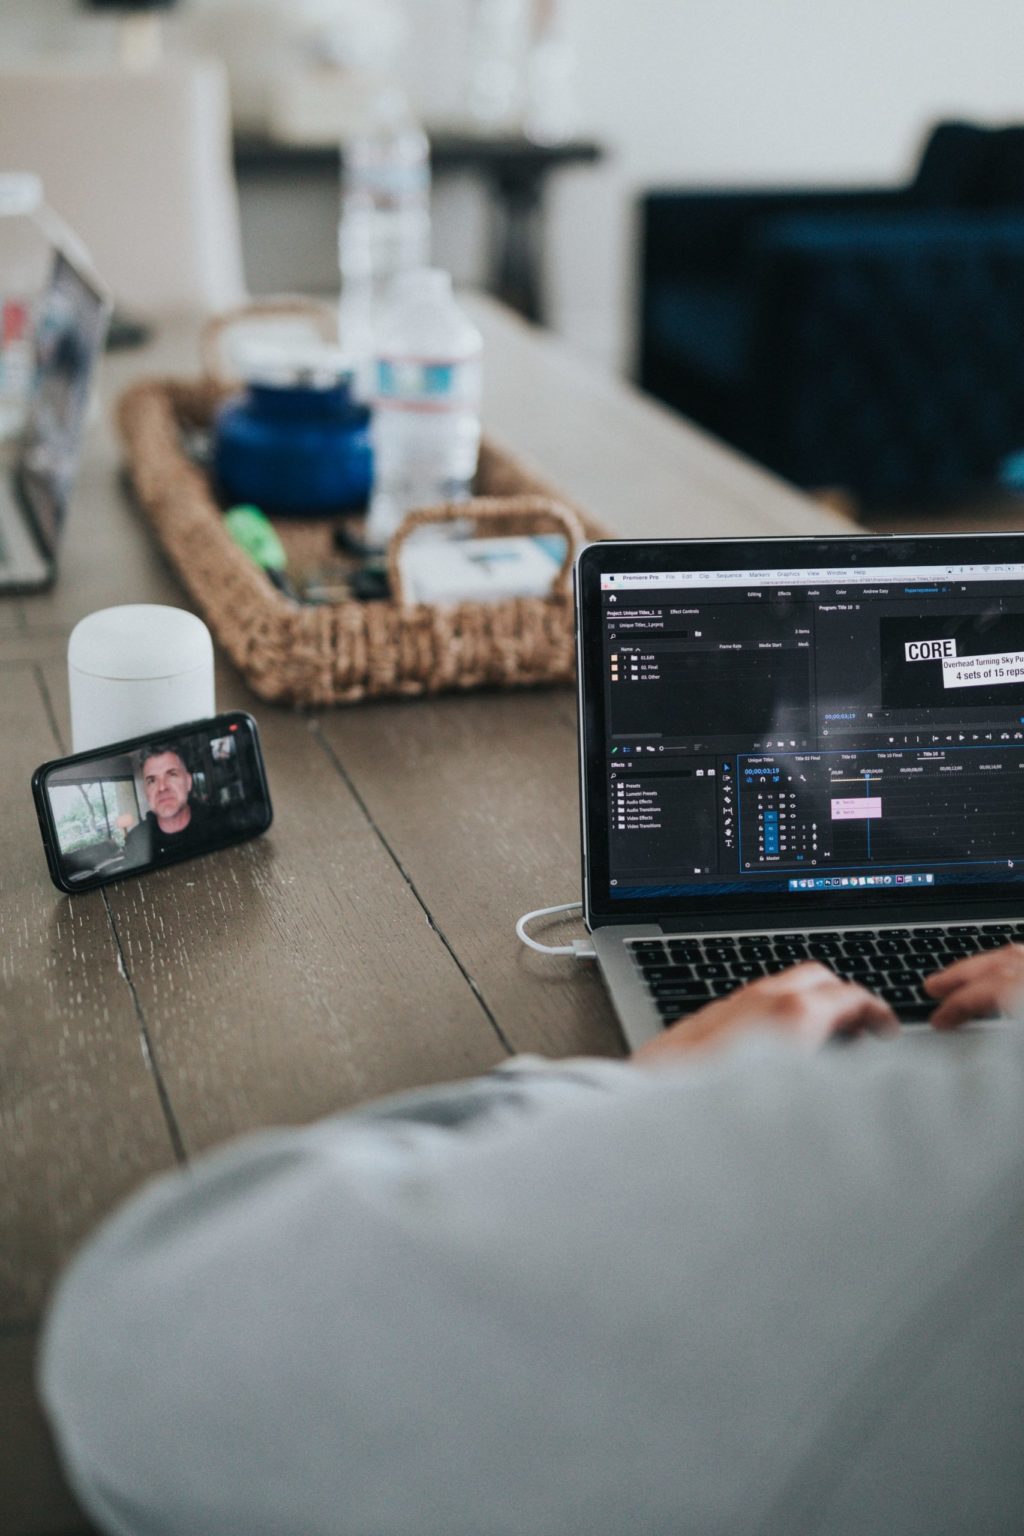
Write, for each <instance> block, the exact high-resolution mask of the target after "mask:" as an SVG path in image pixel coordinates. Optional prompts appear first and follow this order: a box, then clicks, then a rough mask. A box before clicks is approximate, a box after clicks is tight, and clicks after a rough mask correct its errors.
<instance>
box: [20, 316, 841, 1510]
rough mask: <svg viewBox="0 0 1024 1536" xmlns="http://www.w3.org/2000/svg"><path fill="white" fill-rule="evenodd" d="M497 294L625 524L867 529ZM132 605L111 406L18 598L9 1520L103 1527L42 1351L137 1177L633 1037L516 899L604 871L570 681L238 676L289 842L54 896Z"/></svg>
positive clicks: (543, 437)
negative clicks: (104, 633) (50, 1396)
mask: <svg viewBox="0 0 1024 1536" xmlns="http://www.w3.org/2000/svg"><path fill="white" fill-rule="evenodd" d="M474 313H475V314H476V316H477V318H478V320H479V323H480V324H481V326H482V328H483V330H484V333H485V343H486V360H487V384H486V401H485V419H486V422H487V424H488V426H489V427H490V428H491V429H492V430H493V431H494V432H495V433H496V434H497V435H498V436H499V437H500V438H501V439H503V440H504V441H505V442H506V443H507V444H508V446H509V447H511V448H512V449H514V450H515V451H516V452H517V453H519V454H520V455H521V456H522V457H524V458H525V459H527V460H528V461H531V462H532V463H533V464H534V465H535V466H536V467H537V468H538V469H541V470H542V471H543V472H544V473H545V474H546V475H547V476H548V477H549V478H550V479H551V480H552V481H553V482H554V483H555V484H556V485H559V486H561V487H562V488H563V489H564V490H565V491H566V492H567V493H568V494H569V495H570V496H571V497H573V498H574V499H575V500H577V501H578V502H579V503H581V504H582V505H583V506H585V507H586V508H588V509H589V510H590V511H591V512H592V513H593V514H594V515H595V516H596V517H597V518H599V519H600V520H601V521H602V523H604V524H605V525H606V526H608V527H609V528H612V529H615V530H616V531H619V532H621V533H623V534H634V535H644V534H649V535H659V536H665V535H673V534H676V535H680V534H690V535H711V534H715V535H723V534H726V535H728V534H754V533H757V534H782V533H818V532H824V531H828V530H830V529H837V528H840V527H843V526H845V525H843V524H841V523H840V522H839V521H838V519H836V518H834V517H832V516H831V515H830V514H826V513H825V512H823V511H822V510H821V509H820V508H818V507H817V506H815V505H814V504H812V503H811V502H809V501H808V500H806V499H805V498H804V497H802V496H801V495H798V494H797V493H795V492H793V491H791V490H789V489H787V488H786V487H785V486H783V485H781V484H780V483H779V482H777V481H775V480H773V479H772V478H770V477H769V476H768V475H766V474H764V473H762V472H761V471H759V470H757V469H755V468H754V467H753V466H751V465H750V464H747V463H745V462H743V461H741V460H740V459H739V458H737V457H736V456H735V455H734V454H733V453H731V452H727V451H725V450H723V449H721V448H720V447H718V446H717V445H716V444H715V443H713V442H712V441H711V440H710V439H709V438H707V437H706V436H705V435H703V434H702V433H700V432H698V431H696V430H694V429H691V428H690V427H688V426H687V425H686V424H685V423H682V422H681V421H679V420H678V419H677V418H674V417H672V416H671V415H670V414H669V413H668V412H666V411H664V410H663V409H661V408H660V407H657V406H654V405H652V404H649V403H647V402H645V401H643V400H642V399H641V398H640V397H639V396H638V395H636V394H635V393H634V392H632V391H629V390H627V389H625V388H624V387H622V386H620V385H618V384H616V383H614V382H611V381H609V380H606V379H603V378H601V377H597V376H595V375H594V374H593V373H592V372H591V371H590V369H589V368H587V367H586V366H584V365H583V364H581V363H580V362H578V361H575V360H574V359H573V358H571V357H570V356H568V355H567V354H566V353H565V351H564V350H563V349H562V348H561V347H560V345H559V344H557V343H556V342H555V341H553V340H551V339H549V338H546V337H545V336H544V335H543V334H542V333H540V332H538V331H536V330H533V329H531V328H530V327H528V326H527V325H525V324H524V323H523V322H521V321H519V320H517V319H515V318H513V317H511V316H509V315H508V314H507V313H506V312H503V311H501V310H499V309H498V308H497V307H496V306H495V305H493V304H492V303H490V302H488V301H478V302H477V303H476V304H475V305H474ZM195 365H196V358H195V342H194V328H190V327H188V326H185V325H181V326H171V327H168V328H165V333H164V335H163V336H162V337H161V338H160V339H159V340H158V341H157V342H156V343H155V344H154V345H153V346H152V347H151V348H150V349H149V350H148V351H147V352H146V353H134V354H121V355H117V356H113V357H111V358H109V359H108V361H107V364H106V377H105V381H104V394H105V397H106V399H107V400H108V401H109V400H110V399H111V398H112V397H113V396H114V395H115V393H116V392H117V391H118V390H119V389H120V388H121V387H122V386H123V385H124V384H125V383H126V382H128V380H129V379H131V378H134V377H136V376H138V375H139V374H140V373H142V372H143V371H152V370H153V369H157V370H161V371H163V370H168V369H170V370H174V371H194V369H195ZM126 601H150V602H163V603H172V604H178V605H182V604H184V603H185V601H186V599H185V597H184V594H183V591H182V589H181V587H180V586H179V584H178V582H177V581H176V579H175V577H174V575H173V573H172V572H171V571H170V569H169V568H168V567H167V566H166V565H165V564H164V562H163V560H162V558H161V556H160V554H159V552H158V551H157V548H156V546H155V544H154V543H153V541H152V540H151V538H150V536H149V534H148V532H147V530H146V528H145V526H144V525H143V523H142V522H141V520H140V518H139V516H138V514H137V512H136V511H135V509H134V508H133V506H132V505H131V503H130V500H129V499H128V498H127V497H126V496H125V495H124V493H123V492H122V490H121V488H120V486H119V481H118V450H117V444H116V441H115V438H114V436H113V433H112V429H111V426H110V424H109V419H108V414H107V413H104V415H103V417H102V419H101V420H98V421H96V422H95V423H94V424H93V427H92V429H91V432H90V437H89V446H88V452H87V457H86V462H85V465H84V469H83V473H82V476H81V479H80V484H79V492H78V496H77V501H76V504H75V507H74V512H73V517H72V520H71V524H70V527H69V532H68V538H67V541H66V545H65V549H64V554H63V561H62V574H61V578H60V581H59V583H58V585H57V586H56V588H55V589H54V590H53V591H52V592H51V593H49V594H46V595H43V596H39V597H35V598H32V599H26V600H12V599H8V600H6V601H4V602H2V603H0V679H2V681H0V687H2V699H3V715H2V719H3V732H2V740H0V754H2V763H3V769H4V781H5V783H6V785H7V793H6V795H5V797H4V799H3V801H2V802H0V832H2V848H3V857H2V860H0V885H2V895H0V1031H2V1047H0V1115H2V1138H3V1141H2V1151H0V1530H2V1531H3V1532H4V1533H5V1536H42V1533H47V1536H57V1533H61V1536H66V1533H71V1532H73V1531H81V1530H83V1529H87V1527H86V1526H85V1525H84V1524H83V1522H82V1519H81V1516H80V1515H79V1514H78V1513H77V1512H76V1509H75V1506H74V1504H73V1502H72V1500H71V1498H70V1496H69V1494H68V1493H67V1492H66V1491H65V1489H64V1486H63V1483H62V1481H61V1479H60V1476H59V1473H58V1470H57V1465H56V1461H55V1458H54V1455H53V1451H52V1448H51V1446H50V1443H49V1440H48V1437H47V1434H46V1430H45V1427H44V1424H43V1421H42V1418H41V1415H40V1413H39V1411H38V1408H37V1407H36V1405H35V1402H34V1397H33V1393H32V1387H31V1368H32V1359H33V1352H34V1347H35V1340H36V1335H37V1330H38V1326H39V1321H40V1317H41V1314H42V1311H43V1307H44V1304H45V1301H46V1297H47V1293H48V1291H49V1289H50V1286H51V1284H52V1282H53V1280H54V1277H55V1276H56V1274H57V1272H58V1270H59V1268H60V1266H61V1265H62V1264H63V1263H64V1261H65V1260H66V1259H67V1257H68V1256H69V1254H70V1253H71V1252H72V1250H73V1249H74V1247H75V1246H76V1244H77V1243H78V1242H79V1241H80V1240H81V1239H82V1238H83V1237H84V1236H85V1235H86V1234H87V1233H88V1232H89V1231H90V1230H91V1229H92V1228H93V1227H94V1226H95V1225H96V1223H97V1222H98V1221H99V1220H100V1218H101V1217H102V1216H103V1215H104V1214H105V1213H106V1212H108V1211H109V1210H110V1209H111V1208H112V1207H113V1206H115V1205H116V1204H117V1203H118V1201H120V1200H121V1199H122V1198H123V1197H124V1196H125V1195H127V1194H128V1193H129V1192H130V1191H131V1190H133V1189H134V1188H136V1187H137V1186H138V1185H139V1184H140V1183H141V1182H142V1181H143V1180H145V1179H147V1178H149V1177H150V1176H152V1175H153V1174H157V1173H160V1172H162V1171H164V1170H167V1169H169V1168H173V1167H174V1166H175V1165H176V1164H181V1163H182V1162H184V1161H185V1160H187V1159H188V1158H190V1157H193V1156H196V1155H197V1154H199V1153H201V1152H203V1151H204V1150H206V1149H207V1148H209V1147H213V1146H215V1145H216V1144H217V1143H218V1142H221V1141H223V1140H224V1139H225V1138H227V1137H230V1136H234V1135H237V1134H238V1133H239V1132H243V1131H251V1130H253V1129H255V1128H256V1127H259V1126H265V1125H270V1124H298V1123H301V1122H303V1121H307V1120H310V1119H312V1118H313V1117H315V1116H319V1115H325V1114H329V1113H330V1112H332V1111H334V1110H338V1109H343V1108H345V1107H346V1106H347V1105H351V1104H355V1103H357V1102H359V1101H360V1100H363V1099H366V1098H368V1097H372V1096H375V1095H379V1094H384V1093H389V1092H392V1091H394V1090H397V1089H403V1088H409V1087H412V1086H414V1085H419V1084H424V1083H428V1082H431V1081H437V1080H442V1079H450V1078H457V1077H461V1076H464V1075H469V1074H472V1073H477V1072H482V1071H486V1070H487V1069H488V1068H490V1067H493V1066H494V1065H495V1064H496V1063H497V1062H499V1061H501V1060H502V1059H503V1058H504V1057H506V1056H507V1055H508V1054H509V1053H510V1052H514V1051H537V1052H541V1053H544V1054H547V1055H551V1056H562V1055H572V1054H576V1053H580V1052H592V1053H599V1054H607V1055H617V1054H619V1053H620V1052H621V1050H622V1042H621V1040H620V1037H619V1034H618V1031H617V1029H616V1026H615V1022H614V1019H613V1017H612V1013H611V1009H610V1007H609V1005H608V1002H607V1000H606V998H605V995H604V992H603V990H602V988H601V986H600V985H599V983H598V981H597V979H596V977H595V976H594V974H593V973H592V971H591V970H590V969H589V968H588V967H586V966H581V965H573V964H572V963H571V962H567V961H565V960H548V959H545V958H543V957H541V956H539V955H535V954H530V953H528V952H527V951H526V950H524V949H523V948H522V947H521V946H520V945H519V943H518V942H517V940H516V938H515V936H514V933H513V923H514V920H515V918H516V917H517V916H518V915H519V914H520V913H521V912H523V911H525V910H527V909H528V908H531V907H538V906H544V905H549V904H552V903H555V902H559V901H570V900H572V899H573V898H574V897H575V896H576V895H577V894H578V890H579V863H578V854H577V844H578V813H577V785H576V761H575V718H574V700H573V696H572V693H571V691H569V690H564V689H563V690H551V691H543V692H534V693H510V694H495V693H490V694H476V695H472V696H468V697H450V698H442V699H438V700H436V701H432V702H429V703H423V702H412V703H384V704H373V705H368V706H362V707H359V708H355V709H338V710H335V711H328V712H324V713H319V714H311V715H300V714H296V713H292V712H290V711H288V710H284V709H274V708H271V707H269V706H267V705H265V704H262V703H260V702H259V701H258V700H255V699H253V698H252V697H251V696H250V694H249V693H248V691H247V689H246V688H245V686H244V685H243V684H242V683H241V682H240V681H239V679H238V678H237V676H236V675H235V674H234V673H233V671H232V670H231V669H230V668H229V667H228V666H227V665H224V666H223V667H222V668H221V670H220V674H219V678H218V690H219V697H218V703H219V705H220V706H221V707H235V706H241V707H244V708H250V709H252V710H253V712H254V713H255V714H256V715H257V717H258V719H259V722H260V726H261V731H262V735H263V740H264V745H265V752H266V760H267V768H268V773H269V777H270V783H271V788H272V792H273V797H274V802H275V810H276V819H275V822H274V826H273V828H272V831H271V833H270V834H269V835H268V836H267V837H265V838H263V839H260V840H258V841H255V842H252V843H248V844H246V845H244V846H242V847H240V848H237V849H234V850H231V851H229V852H226V853H221V854H218V855H215V856H213V857H211V858H208V859H203V860H198V861H196V862H193V863H188V864H183V865H179V866H178V867H176V868H173V869H168V870H165V871H163V872H160V873H156V874H152V875H150V876H147V877H146V878H144V879H141V880H126V881H124V882H123V883H120V884H117V885H113V886H110V887H108V888H107V889H106V890H105V891H102V892H95V893H92V894H89V895H82V896H78V897H75V898H68V897H62V896H60V895H59V894H58V893H57V892H56V891H55V890H54V888H53V887H52V886H51V884H50V882H49V879H48V878H47V874H46V868H45V864H44V861H43V856H42V849H41V847H40V845H39V833H38V830H37V827H36V823H35V817H34V814H33V811H32V805H31V800H30V796H29V779H30V775H31V773H32V770H33V769H34V768H35V767H36V766H37V764H38V763H40V762H41V761H43V760H44V759H46V758H48V757H52V756H54V755H55V754H58V753H61V752H64V751H67V750H69V749H70V741H69V732H68V701H67V688H66V673H65V651H66V643H67V636H68V632H69V630H70V628H71V626H72V625H73V624H74V623H75V622H76V621H77V620H78V619H79V618H81V617H82V616H83V614H85V613H88V612H89V611H91V610H92V609H95V608H101V607H106V606H108V605H110V604H114V603H120V602H126ZM551 931H552V933H559V932H569V931H572V930H571V929H570V928H569V927H568V926H563V927H562V928H561V929H559V928H553V929H552V930H551ZM576 931H579V930H578V929H577V930H576Z"/></svg>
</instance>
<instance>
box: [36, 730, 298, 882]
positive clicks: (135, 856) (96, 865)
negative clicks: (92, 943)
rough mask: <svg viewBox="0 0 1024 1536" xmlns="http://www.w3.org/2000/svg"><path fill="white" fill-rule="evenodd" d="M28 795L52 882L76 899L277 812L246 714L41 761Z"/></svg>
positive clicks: (225, 840) (246, 833)
mask: <svg viewBox="0 0 1024 1536" xmlns="http://www.w3.org/2000/svg"><path fill="white" fill-rule="evenodd" d="M32 793H33V795H34V797H35V802H36V813H37V815H38V817H39V825H40V829H41V831H42V834H43V843H44V845H45V847H46V856H47V862H48V864H49V869H50V876H51V878H52V879H53V882H54V884H55V885H56V886H57V887H58V888H59V889H60V890H62V891H67V892H70V893H72V894H73V893H75V892H77V891H84V890H92V889H93V888H94V887H95V886H97V885H105V884H106V883H107V882H108V881H110V880H120V879H122V878H123V877H124V876H125V875H139V874H143V873H144V872H145V871H146V870H148V869H156V868H159V867H160V866H161V865H164V864H173V863H176V862H177V861H178V860H179V859H190V858H194V857H195V856H196V855H197V854H201V853H210V852H212V851H213V850H214V849H216V848H225V847H228V846H229V845H230V844H231V843H238V842H241V841H242V840H243V839H245V838H248V837H255V836H256V835H257V834H258V833H260V832H265V831H266V829H267V828H268V827H269V826H270V822H271V817H272V815H273V812H272V810H271V805H270V794H269V792H268V790H267V779H266V773H265V771H264V767H263V757H262V754H261V752H260V744H259V736H258V734H257V731H256V722H255V720H254V719H253V718H252V716H251V715H247V714H244V713H242V712H241V711H236V712H234V713H231V714H226V715H218V716H216V717H215V718H214V719H212V720H198V721H194V722H192V723H191V724H189V725H180V726H176V727H174V728H173V729H172V730H169V731H161V732H155V733H154V734H153V735H152V736H140V737H136V738H135V739H134V740H132V741H122V742H117V743H115V744H114V745H112V746H109V747H100V748H97V749H96V750H95V751H92V752H80V753H78V754H77V755H76V756H74V757H64V758H61V759H59V760H58V761H56V762H52V763H44V764H43V766H42V767H41V768H38V769H37V770H36V772H35V774H34V776H33V779H32Z"/></svg>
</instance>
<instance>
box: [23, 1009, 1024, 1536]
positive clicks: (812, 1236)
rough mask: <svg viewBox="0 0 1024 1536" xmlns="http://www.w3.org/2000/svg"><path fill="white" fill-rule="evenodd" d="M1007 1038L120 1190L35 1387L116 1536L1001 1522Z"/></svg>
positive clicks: (609, 1072)
mask: <svg viewBox="0 0 1024 1536" xmlns="http://www.w3.org/2000/svg"><path fill="white" fill-rule="evenodd" d="M1022 1102H1024V1045H1022V1042H1021V1040H1020V1038H1019V1037H1017V1036H1011V1035H1006V1036H1002V1037H999V1038H992V1039H990V1040H984V1041H983V1040H978V1039H976V1040H972V1041H969V1042H968V1041H963V1042H958V1041H929V1042H915V1043H913V1044H911V1043H910V1042H908V1043H907V1044H906V1045H903V1044H899V1045H894V1046H881V1045H873V1044H868V1045H865V1046H857V1047H854V1048H851V1049H847V1050H835V1051H831V1052H824V1053H822V1054H820V1055H819V1056H817V1057H812V1058H809V1057H805V1056H803V1055H801V1054H800V1053H798V1052H797V1051H796V1050H794V1049H791V1048H789V1047H786V1046H783V1045H779V1044H776V1043H774V1042H772V1041H770V1040H768V1039H766V1038H765V1039H757V1038H755V1037H752V1038H751V1041H750V1042H748V1043H747V1044H746V1045H745V1046H743V1047H741V1048H738V1049H735V1050H733V1051H730V1052H728V1053H723V1054H722V1055H721V1056H720V1057H715V1058H712V1057H708V1058H706V1059H705V1060H704V1061H702V1062H696V1061H694V1062H692V1063H688V1064H687V1065H686V1066H685V1067H682V1068H678V1069H673V1070H667V1071H662V1072H658V1073H655V1072H654V1071H647V1072H645V1071H641V1070H639V1069H636V1068H631V1067H628V1066H625V1065H616V1064H612V1063H572V1064H567V1065H564V1066H562V1067H559V1068H557V1069H552V1070H551V1071H543V1070H536V1069H534V1068H532V1067H531V1066H530V1065H529V1063H515V1064H513V1066H512V1067H511V1069H506V1070H502V1071H499V1072H497V1073H494V1074H491V1076H489V1077H487V1078H484V1079H479V1080H477V1081H476V1082H473V1083H470V1084H465V1085H456V1086H453V1087H451V1088H447V1089H442V1090H431V1091H428V1092H426V1093H424V1094H421V1095H414V1096H408V1097H406V1098H404V1099H399V1100H391V1101H387V1102H385V1103H383V1104H381V1105H379V1106H374V1107H372V1108H371V1109H369V1110H364V1111H360V1112H357V1113H355V1114H351V1115H346V1116H341V1117H338V1118H336V1119H333V1120H329V1121H325V1122H322V1123H321V1124H319V1125H317V1126H315V1127H311V1128H309V1129H308V1130H304V1131H281V1132H274V1133H269V1134H265V1135H261V1136H258V1137H254V1138H249V1139H247V1140H246V1141H244V1142H241V1143H239V1144H236V1145H234V1146H232V1147H230V1148H228V1149H227V1150H225V1151H222V1152H220V1153H218V1154H216V1155H214V1156H212V1157H210V1158H208V1159H206V1160H205V1161H204V1162H202V1163H200V1164H198V1165H197V1166H196V1167H195V1168H194V1169H193V1170H191V1171H189V1172H188V1173H185V1174H181V1175H177V1176H173V1177H171V1178H168V1179H164V1180H162V1181H160V1182H158V1183H156V1184H154V1185H153V1186H151V1187H150V1188H148V1189H147V1190H146V1191H145V1192H144V1193H143V1194H141V1195H140V1196H138V1197H137V1198H136V1199H134V1200H133V1201H132V1202H130V1203H129V1205H128V1206H127V1207H126V1208H125V1209H124V1210H123V1211H122V1212H121V1213H119V1214H118V1215H117V1216H115V1217H114V1218H113V1219H112V1220H111V1221H110V1222H108V1223H107V1224H106V1225H105V1226H104V1227H103V1228H102V1229H101V1231H100V1232H99V1233H98V1234H97V1235H96V1237H95V1238H94V1239H93V1240H92V1241H91V1242H90V1243H89V1244H88V1245H87V1247H86V1248H85V1250H84V1251H83V1253H82V1254H81V1255H80V1256H79V1258H78V1259H77V1260H76V1262H75V1263H74V1265H73V1266H72V1268H71V1269H70V1271H69V1272H68V1274H67V1275H66V1277H65V1279H64V1281H63V1282H62V1284H61V1286H60V1288H59V1290H58V1293H57V1296H56V1298H55V1302H54V1306H53V1309H52V1312H51V1315H50V1319H49V1323H48V1327H47V1330H46V1334H45V1338H44V1343H43V1350H42V1356H41V1362H40V1376H41V1386H42V1392H43V1396H44V1400H45V1402H46V1404H47V1407H48V1410H49V1413H50V1416H51V1420H52V1422H53V1425H54V1428H55V1432H56V1434H57V1438H58V1442H59V1444H60V1447H61V1451H62V1454H63V1456H64V1459H65V1464H66V1466H67V1468H68V1472H69V1476H70V1477H71V1479H72V1481H73V1483H74V1485H75V1487H76V1488H77V1490H78V1492H79V1494H80V1496H81V1498H82V1499H83V1501H84V1503H85V1504H86V1506H87V1508H88V1509H89V1510H90V1511H91V1513H92V1514H93V1516H94V1518H95V1519H96V1520H97V1521H98V1522H99V1523H100V1525H101V1526H102V1527H104V1528H105V1529H107V1530H110V1531H112V1532H117V1533H124V1536H129V1533H130V1536H186V1533H188V1536H194V1533H199V1532H202V1533H210V1536H212V1533H216V1536H281V1533H291V1532H295V1533H299V1536H321V1533H322V1536H327V1533H332V1536H348V1533H352V1536H584V1533H586V1536H625V1533H627V1532H633V1531H636V1532H643V1533H644V1536H662V1533H663V1536H687V1533H691V1532H692V1533H694V1536H697V1533H700V1536H708V1533H712V1532H718V1531H721V1532H728V1533H729V1536H741V1533H745V1532H748V1531H749V1532H751V1533H753V1532H764V1533H768V1532H771V1533H776V1532H777V1533H779V1536H782V1533H785V1536H792V1533H793V1532H794V1531H800V1532H801V1536H804V1533H813V1532H817V1531H821V1532H826V1531H827V1532H828V1533H829V1536H847V1533H849V1536H853V1533H855V1532H856V1533H864V1532H876V1531H883V1530H884V1531H886V1533H887V1536H893V1533H896V1536H911V1533H913V1536H941V1533H943V1532H946V1531H949V1532H950V1533H952V1532H954V1531H957V1532H960V1531H963V1530H966V1529H970V1530H972V1532H973V1531H978V1532H985V1533H986V1536H987V1533H995V1532H1002V1531H1007V1532H1009V1531H1010V1530H1013V1531H1014V1532H1017V1531H1019V1529H1020V1515H1021V1510H1022V1508H1024V1471H1022V1469H1024V1446H1022V1443H1021V1435H1022V1424H1024V1396H1022V1389H1021V1372H1020V1360H1021V1346H1022V1342H1024V1340H1022V1321H1021V1320H1022V1318H1024V1305H1022V1302H1024V1294H1022V1261H1021V1253H1020V1237H1019V1233H1020V1230H1021V1227H1022V1221H1021V1218H1022V1216H1024V1210H1022V1204H1024V1158H1022V1149H1021V1109H1022Z"/></svg>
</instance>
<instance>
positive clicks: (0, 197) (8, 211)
mask: <svg viewBox="0 0 1024 1536" xmlns="http://www.w3.org/2000/svg"><path fill="white" fill-rule="evenodd" d="M42 204H43V183H42V181H41V180H40V178H39V177H38V176H36V175H35V173H34V172H33V171H0V218H11V219H15V218H18V217H19V216H21V215H26V214H31V213H36V212H37V211H38V210H39V209H40V208H41V207H42Z"/></svg>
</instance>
